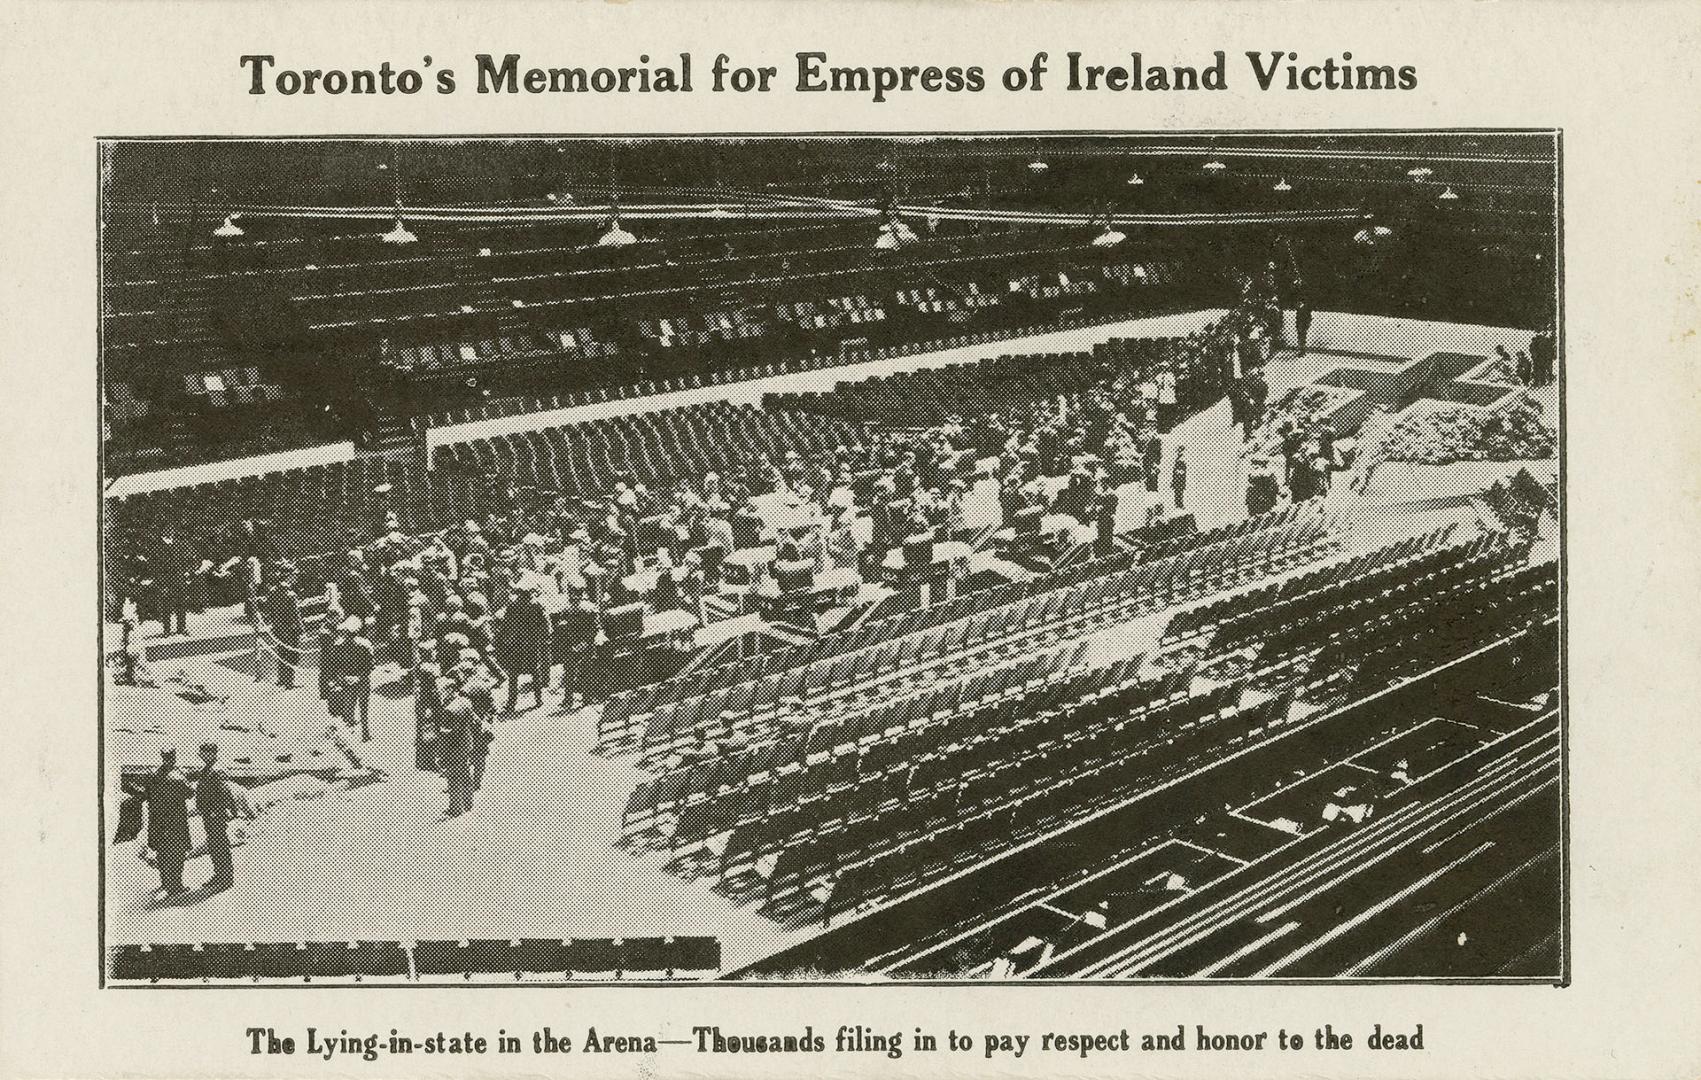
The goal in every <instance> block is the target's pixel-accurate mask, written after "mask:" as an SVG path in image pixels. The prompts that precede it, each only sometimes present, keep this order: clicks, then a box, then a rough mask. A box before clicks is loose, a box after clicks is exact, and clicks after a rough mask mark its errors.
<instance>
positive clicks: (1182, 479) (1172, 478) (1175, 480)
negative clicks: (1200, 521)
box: [1169, 446, 1187, 510]
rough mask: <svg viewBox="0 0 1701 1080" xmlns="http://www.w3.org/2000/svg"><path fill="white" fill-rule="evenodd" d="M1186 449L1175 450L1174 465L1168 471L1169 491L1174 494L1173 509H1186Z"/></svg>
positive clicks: (1178, 448)
mask: <svg viewBox="0 0 1701 1080" xmlns="http://www.w3.org/2000/svg"><path fill="white" fill-rule="evenodd" d="M1186 449H1187V448H1186V447H1183V446H1178V447H1176V448H1175V464H1174V465H1172V466H1170V470H1169V489H1170V491H1171V492H1173V493H1174V494H1175V508H1176V509H1177V510H1185V509H1187V499H1186V494H1187V454H1186Z"/></svg>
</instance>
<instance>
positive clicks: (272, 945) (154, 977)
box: [108, 937, 721, 983]
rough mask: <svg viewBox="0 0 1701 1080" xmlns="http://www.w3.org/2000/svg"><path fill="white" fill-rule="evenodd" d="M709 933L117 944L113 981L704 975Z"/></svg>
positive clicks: (712, 960)
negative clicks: (514, 938)
mask: <svg viewBox="0 0 1701 1080" xmlns="http://www.w3.org/2000/svg"><path fill="white" fill-rule="evenodd" d="M720 966H721V946H720V940H719V939H718V938H713V937H644V938H570V939H565V940H562V939H554V940H549V939H541V940H534V939H521V940H477V939H475V940H470V941H419V942H403V941H329V942H324V941H314V942H293V941H286V942H258V943H251V942H206V943H202V944H195V945H117V946H114V947H112V949H111V950H110V953H109V967H108V970H109V972H110V973H111V977H112V979H113V980H114V981H118V982H156V983H157V982H162V981H174V982H175V981H194V982H202V981H212V980H215V979H217V980H221V981H224V980H235V979H254V980H258V979H300V980H302V981H304V982H311V981H312V980H314V979H353V980H357V981H358V980H362V979H368V978H371V979H394V978H405V977H409V976H413V977H428V976H466V975H516V976H518V975H554V976H559V977H571V976H573V975H575V974H581V973H582V974H588V975H608V974H616V975H619V974H625V973H627V972H634V973H636V972H643V973H660V974H663V975H664V977H668V978H672V977H674V975H675V974H676V973H693V974H703V973H711V972H716V971H719V970H720Z"/></svg>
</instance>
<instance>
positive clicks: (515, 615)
mask: <svg viewBox="0 0 1701 1080" xmlns="http://www.w3.org/2000/svg"><path fill="white" fill-rule="evenodd" d="M549 638H550V627H549V614H548V613H547V612H545V611H544V610H543V605H542V604H540V603H539V602H538V599H537V589H536V588H535V587H531V586H525V587H522V588H521V589H520V591H519V592H518V593H517V594H516V595H515V597H514V600H513V602H512V603H510V604H509V605H508V609H507V611H505V612H504V613H503V615H502V621H501V622H500V623H499V624H498V625H497V628H496V655H497V658H498V662H499V663H501V665H502V667H503V669H504V670H506V671H507V672H508V686H507V690H506V692H505V693H504V695H503V696H504V697H506V698H507V700H506V701H505V702H504V704H503V706H502V711H503V712H508V711H510V710H512V709H514V708H516V707H517V706H518V704H519V698H520V680H521V679H522V678H524V677H526V676H530V677H531V680H532V698H533V699H534V701H535V704H534V705H533V706H532V707H533V708H540V707H542V705H543V690H544V687H545V686H547V685H549V672H550V668H551V667H553V666H554V665H553V664H551V663H550V655H549Z"/></svg>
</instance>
